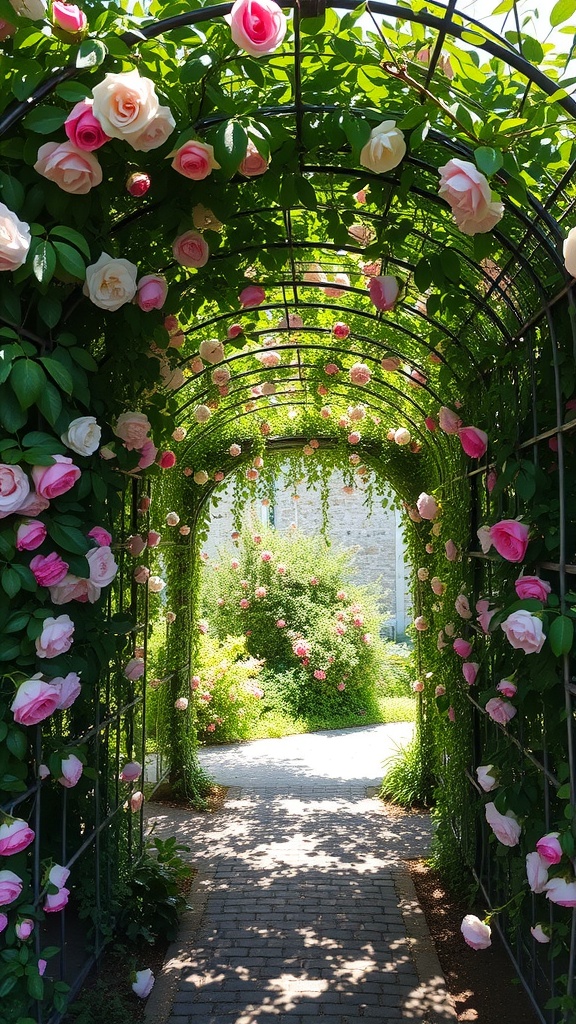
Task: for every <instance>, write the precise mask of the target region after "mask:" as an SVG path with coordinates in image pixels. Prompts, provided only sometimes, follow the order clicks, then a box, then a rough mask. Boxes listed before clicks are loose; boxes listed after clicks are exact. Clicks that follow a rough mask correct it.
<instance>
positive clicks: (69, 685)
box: [51, 672, 82, 711]
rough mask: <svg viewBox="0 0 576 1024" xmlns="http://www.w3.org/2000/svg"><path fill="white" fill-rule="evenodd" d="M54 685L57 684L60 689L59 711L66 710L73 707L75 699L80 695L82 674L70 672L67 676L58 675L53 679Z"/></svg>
mask: <svg viewBox="0 0 576 1024" xmlns="http://www.w3.org/2000/svg"><path fill="white" fill-rule="evenodd" d="M51 682H52V686H57V687H58V691H59V697H58V704H57V705H56V707H57V709H58V711H65V710H66V709H67V708H70V707H72V705H73V703H74V701H75V700H76V698H77V697H79V696H80V692H81V690H82V686H81V683H80V676H79V675H78V674H77V673H76V672H69V673H68V675H67V676H56V678H55V679H52V681H51Z"/></svg>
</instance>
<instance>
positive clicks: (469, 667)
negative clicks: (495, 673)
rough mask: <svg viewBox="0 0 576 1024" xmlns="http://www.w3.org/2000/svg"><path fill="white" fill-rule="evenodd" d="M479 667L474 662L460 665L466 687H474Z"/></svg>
mask: <svg viewBox="0 0 576 1024" xmlns="http://www.w3.org/2000/svg"><path fill="white" fill-rule="evenodd" d="M479 668H480V665H479V664H478V662H476V661H465V662H464V664H463V665H462V675H463V676H464V679H465V680H466V682H467V683H468V686H474V683H475V682H476V676H477V675H478V669H479Z"/></svg>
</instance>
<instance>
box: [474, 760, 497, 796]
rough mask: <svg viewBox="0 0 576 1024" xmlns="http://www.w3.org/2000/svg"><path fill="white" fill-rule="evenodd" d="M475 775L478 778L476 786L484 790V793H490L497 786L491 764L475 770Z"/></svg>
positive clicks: (482, 765) (479, 766) (480, 766)
mask: <svg viewBox="0 0 576 1024" xmlns="http://www.w3.org/2000/svg"><path fill="white" fill-rule="evenodd" d="M476 775H477V777H478V785H479V786H480V787H481V788H482V789H483V790H484V792H485V793H490V792H491V791H492V790H493V789H496V787H497V786H498V781H497V778H496V773H495V771H494V765H493V764H481V765H478V768H477V769H476Z"/></svg>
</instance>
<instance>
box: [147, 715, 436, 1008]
mask: <svg viewBox="0 0 576 1024" xmlns="http://www.w3.org/2000/svg"><path fill="white" fill-rule="evenodd" d="M410 733H411V727H410V726H406V725H397V726H368V727H365V728H361V729H355V730H342V731H340V732H335V733H327V732H326V733H316V734H310V735H307V736H295V737H285V738H284V739H280V740H257V741H255V742H253V743H248V744H242V745H235V746H230V747H224V748H211V749H210V750H206V751H203V752H202V755H201V760H202V763H203V765H204V767H206V769H207V770H208V771H209V772H210V774H211V775H212V776H213V777H214V778H215V779H216V781H218V782H221V783H223V784H225V785H228V786H230V787H231V788H230V789H229V793H228V799H227V801H226V805H225V807H224V808H223V809H222V810H220V811H219V812H217V813H216V814H213V815H209V816H207V815H198V814H193V813H190V812H187V811H183V810H180V809H177V810H173V809H165V808H160V806H156V807H155V806H154V805H153V804H151V805H150V808H149V810H150V812H151V818H150V821H151V824H152V823H154V827H155V832H156V834H158V835H177V836H178V838H179V839H181V840H182V841H185V842H186V843H187V844H188V845H189V846H190V847H191V853H190V857H191V860H192V862H193V863H194V865H195V866H196V868H197V869H198V874H197V876H196V879H195V887H194V893H193V897H192V900H191V901H190V902H191V909H190V911H189V912H188V913H187V915H186V916H185V918H184V920H183V922H182V928H181V934H180V936H179V939H178V942H177V943H175V945H174V946H173V948H172V949H171V950H170V951H169V956H168V960H167V962H166V964H165V967H164V970H163V972H162V975H161V976H160V977H159V978H158V979H157V982H156V986H155V988H154V990H153V992H152V995H151V996H150V999H149V1001H148V1004H147V1008H146V1021H147V1024H273V1022H274V1024H276V1022H278V1021H280V1022H281V1021H284V1020H286V1021H288V1022H289V1024H304V1022H307V1024H310V1019H311V1018H314V1017H319V1018H328V1019H329V1021H330V1024H351V1022H352V1021H353V1020H355V1018H356V1017H365V1018H370V1019H371V1020H379V1021H382V1022H383V1024H384V1022H390V1024H393V1022H399V1021H413V1022H414V1021H419V1022H421V1024H440V1022H442V1024H445V1022H449V1021H452V1022H453V1021H455V1019H456V1017H455V1014H454V1011H453V1009H452V1006H451V1004H450V1001H449V999H448V997H447V996H446V992H445V988H444V979H443V977H442V974H441V971H440V967H439V964H438V961H437V958H436V955H435V953H434V951H433V947H432V946H431V943H430V938H429V935H428V933H427V929H426V927H425V922H424V919H423V915H422V912H421V910H420V908H419V906H418V904H417V901H416V898H415V894H414V890H413V887H412V883H411V881H410V877H409V875H408V874H407V872H406V870H405V868H403V867H402V862H403V859H404V858H409V857H420V856H422V855H423V854H425V853H426V850H427V848H428V843H429V834H430V829H429V821H428V818H427V816H425V815H396V814H394V815H392V816H390V815H388V814H387V813H386V812H385V810H384V808H383V807H382V805H381V803H380V802H379V801H378V800H377V799H375V797H374V796H373V795H372V796H371V795H367V789H368V794H370V792H371V790H370V787H374V786H376V785H377V784H378V782H379V781H380V779H381V776H382V769H381V762H382V760H383V759H384V758H385V757H386V756H388V755H389V754H390V752H391V750H392V749H393V748H394V746H395V745H396V746H397V745H398V744H399V743H402V742H406V740H407V739H408V738H409V736H410ZM327 1024H328V1021H327Z"/></svg>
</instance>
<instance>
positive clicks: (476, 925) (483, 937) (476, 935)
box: [460, 914, 492, 949]
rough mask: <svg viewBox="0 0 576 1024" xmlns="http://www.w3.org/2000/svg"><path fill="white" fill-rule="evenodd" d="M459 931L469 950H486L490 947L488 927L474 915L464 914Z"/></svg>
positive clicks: (490, 932)
mask: <svg viewBox="0 0 576 1024" xmlns="http://www.w3.org/2000/svg"><path fill="white" fill-rule="evenodd" d="M460 931H461V932H462V935H463V936H464V941H465V942H466V943H467V944H468V945H469V946H470V947H471V949H488V946H491V945H492V939H491V938H490V936H491V934H492V931H491V928H490V925H488V924H484V922H483V921H481V920H480V918H478V917H475V916H474V914H466V917H465V918H464V920H463V921H462V924H461V925H460Z"/></svg>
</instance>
